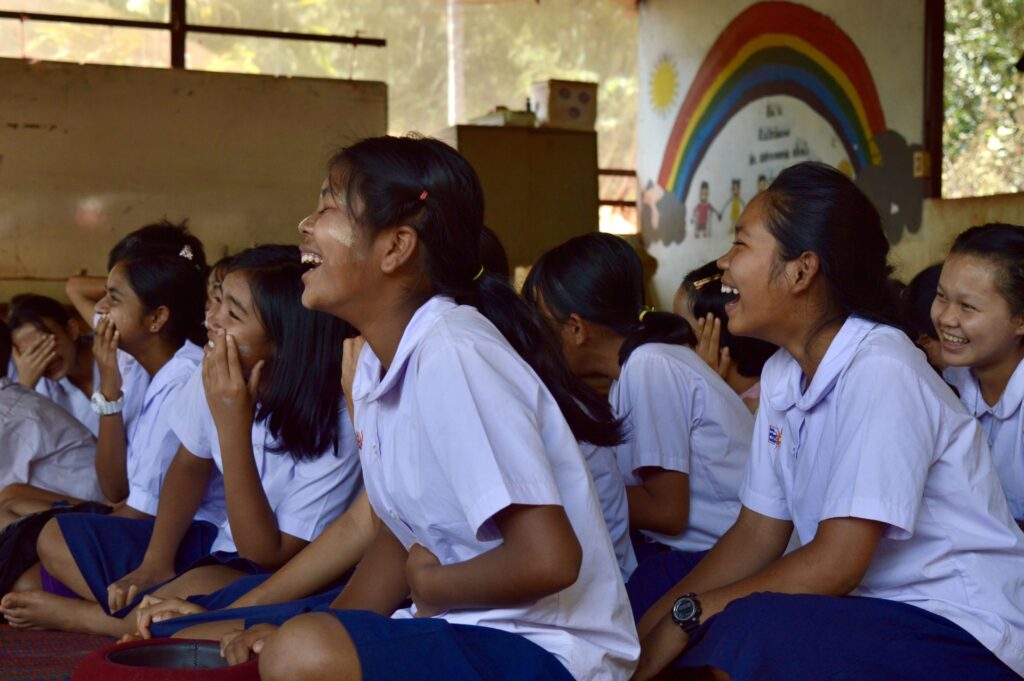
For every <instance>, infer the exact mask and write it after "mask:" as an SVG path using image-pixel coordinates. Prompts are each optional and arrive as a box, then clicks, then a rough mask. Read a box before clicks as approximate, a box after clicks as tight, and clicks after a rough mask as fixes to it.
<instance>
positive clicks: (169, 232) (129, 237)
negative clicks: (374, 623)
mask: <svg viewBox="0 0 1024 681" xmlns="http://www.w3.org/2000/svg"><path fill="white" fill-rule="evenodd" d="M182 234H188V220H187V219H185V220H182V221H181V222H170V221H169V220H160V221H158V222H152V223H150V224H148V225H143V226H142V227H139V228H138V229H136V230H134V231H132V232H129V233H128V234H126V235H125V236H123V237H121V239H120V241H118V242H117V243H116V244H114V247H113V248H111V249H110V253H109V254H108V255H107V271H108V272H109V271H110V270H112V269H114V265H116V264H117V263H119V262H121V261H122V260H129V259H131V258H144V257H148V256H154V255H164V254H166V253H168V252H173V251H174V248H175V246H177V248H178V249H181V239H182ZM192 246H193V248H194V250H195V254H196V256H197V257H198V258H199V260H201V261H202V262H203V263H205V262H206V254H205V253H204V252H203V245H202V243H200V242H199V240H198V239H196V240H195V242H193V243H192Z"/></svg>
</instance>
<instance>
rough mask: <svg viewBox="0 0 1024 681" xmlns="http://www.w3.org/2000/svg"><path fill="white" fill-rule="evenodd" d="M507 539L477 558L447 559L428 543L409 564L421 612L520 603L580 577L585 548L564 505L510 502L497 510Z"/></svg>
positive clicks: (496, 518)
mask: <svg viewBox="0 0 1024 681" xmlns="http://www.w3.org/2000/svg"><path fill="white" fill-rule="evenodd" d="M494 522H495V523H496V524H497V526H498V529H499V530H500V532H501V537H502V543H501V545H500V546H497V547H495V548H493V549H491V550H490V551H487V552H486V553H482V554H480V555H479V556H477V557H476V558H473V559H471V560H467V561H464V562H461V563H453V564H451V565H441V563H440V562H439V561H438V560H437V558H436V557H435V556H434V555H433V554H431V553H430V552H429V551H427V550H426V549H424V548H423V547H422V546H418V545H417V546H413V547H412V548H411V549H410V550H409V561H408V565H407V567H406V573H407V576H408V581H409V586H410V587H411V590H412V598H413V601H414V602H415V603H416V606H417V610H418V611H419V612H418V614H419V615H421V616H430V615H433V614H437V613H439V612H443V611H445V610H452V609H458V608H498V607H506V606H512V605H518V604H521V603H525V602H527V601H532V600H536V599H538V598H543V597H544V596H549V595H551V594H553V593H557V592H558V591H561V590H562V589H565V588H567V587H569V586H572V584H573V583H574V582H575V581H576V578H577V576H578V575H579V570H580V564H581V563H582V559H583V550H582V549H581V548H580V544H579V541H578V540H577V538H576V533H575V532H574V531H573V529H572V525H570V524H569V518H568V517H567V516H566V515H565V510H564V509H563V508H562V507H561V506H522V505H512V506H509V507H507V508H505V509H503V510H502V511H500V512H499V513H497V514H496V515H495V516H494Z"/></svg>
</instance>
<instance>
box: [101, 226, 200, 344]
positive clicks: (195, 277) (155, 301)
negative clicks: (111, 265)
mask: <svg viewBox="0 0 1024 681" xmlns="http://www.w3.org/2000/svg"><path fill="white" fill-rule="evenodd" d="M144 229H145V228H144ZM173 230H174V234H176V235H177V238H176V239H171V238H170V233H169V232H168V233H162V234H161V238H160V240H159V241H147V242H145V244H144V245H143V246H142V247H140V248H137V249H135V250H133V251H132V252H131V253H130V255H129V256H128V257H127V258H125V259H123V260H120V261H119V262H117V263H115V265H118V264H119V265H121V267H122V268H123V269H124V273H125V276H126V277H127V279H128V283H129V284H130V285H131V287H132V290H133V291H134V292H135V295H137V296H138V297H139V300H140V301H141V302H142V305H143V306H144V307H145V309H146V311H147V312H148V311H151V310H154V309H156V308H158V307H160V306H161V305H163V306H166V307H167V309H168V311H169V312H170V318H169V319H168V322H167V324H165V325H164V328H163V329H162V330H161V333H162V334H164V335H165V336H166V338H167V339H168V340H169V341H170V342H171V343H172V344H173V345H174V346H175V347H180V346H181V344H182V343H184V342H185V341H186V340H190V341H192V342H193V343H195V344H196V345H202V344H203V343H205V342H206V329H205V328H203V322H204V321H205V318H206V313H205V304H206V274H207V267H206V255H205V253H204V252H203V244H202V243H201V242H200V241H199V239H197V238H196V237H194V236H192V235H191V234H189V232H188V229H187V228H185V227H183V226H176V227H173Z"/></svg>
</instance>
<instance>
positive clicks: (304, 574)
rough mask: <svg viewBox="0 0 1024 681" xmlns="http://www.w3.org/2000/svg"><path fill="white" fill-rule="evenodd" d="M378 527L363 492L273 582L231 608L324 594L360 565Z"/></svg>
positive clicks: (248, 594) (230, 606) (262, 586)
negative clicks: (326, 588) (324, 589)
mask: <svg viewBox="0 0 1024 681" xmlns="http://www.w3.org/2000/svg"><path fill="white" fill-rule="evenodd" d="M379 525H380V521H379V520H378V519H377V516H376V515H374V513H373V509H372V508H370V502H369V501H368V500H367V498H366V492H363V493H362V494H360V495H359V497H358V498H357V499H356V500H355V502H354V503H353V504H352V506H350V507H349V509H348V510H347V511H345V512H344V513H343V514H342V515H341V516H340V517H338V519H337V520H335V521H334V522H332V523H331V524H330V525H328V526H327V529H325V530H324V531H323V533H322V534H321V535H320V536H319V537H317V538H316V539H314V540H313V541H312V543H310V544H309V545H308V546H306V547H305V548H304V549H302V550H301V551H299V553H298V554H296V555H295V557H294V558H292V559H291V560H290V561H288V562H287V563H286V564H285V565H284V567H282V568H281V569H280V570H278V571H277V572H275V573H274V575H273V576H272V577H271V578H270V579H268V580H267V581H265V582H263V583H262V584H260V585H259V586H257V587H256V588H255V589H253V590H252V591H250V592H249V593H247V594H245V595H244V596H242V597H241V598H239V599H238V600H236V601H235V602H234V603H232V604H231V605H229V606H228V607H229V608H242V607H245V606H249V605H269V604H272V603H284V602H286V601H294V600H298V599H300V598H305V597H306V596H309V595H311V594H314V593H316V592H318V591H320V590H322V589H323V588H325V587H326V586H328V585H329V584H331V583H332V582H334V581H335V580H337V579H338V578H339V577H341V576H342V575H344V574H345V573H346V572H347V571H348V570H350V569H351V568H352V566H354V565H355V564H356V563H358V562H359V561H360V559H361V558H362V557H363V555H364V554H365V553H366V552H367V550H368V549H369V547H370V546H371V545H372V544H373V542H374V539H375V538H376V536H377V531H378V529H379Z"/></svg>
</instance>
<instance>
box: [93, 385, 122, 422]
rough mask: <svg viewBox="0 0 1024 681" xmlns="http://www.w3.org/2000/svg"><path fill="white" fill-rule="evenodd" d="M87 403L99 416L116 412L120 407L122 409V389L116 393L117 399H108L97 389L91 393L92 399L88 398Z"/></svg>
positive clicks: (118, 411)
mask: <svg viewBox="0 0 1024 681" xmlns="http://www.w3.org/2000/svg"><path fill="white" fill-rule="evenodd" d="M89 404H91V405H92V410H93V411H94V412H96V413H97V414H99V415H100V416H110V415H111V414H118V413H120V412H121V410H122V409H124V392H123V391H122V392H119V393H117V399H116V400H114V401H110V400H108V399H107V398H106V397H104V396H103V393H101V392H100V391H99V390H97V391H96V392H94V393H93V394H92V399H90V400H89Z"/></svg>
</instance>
